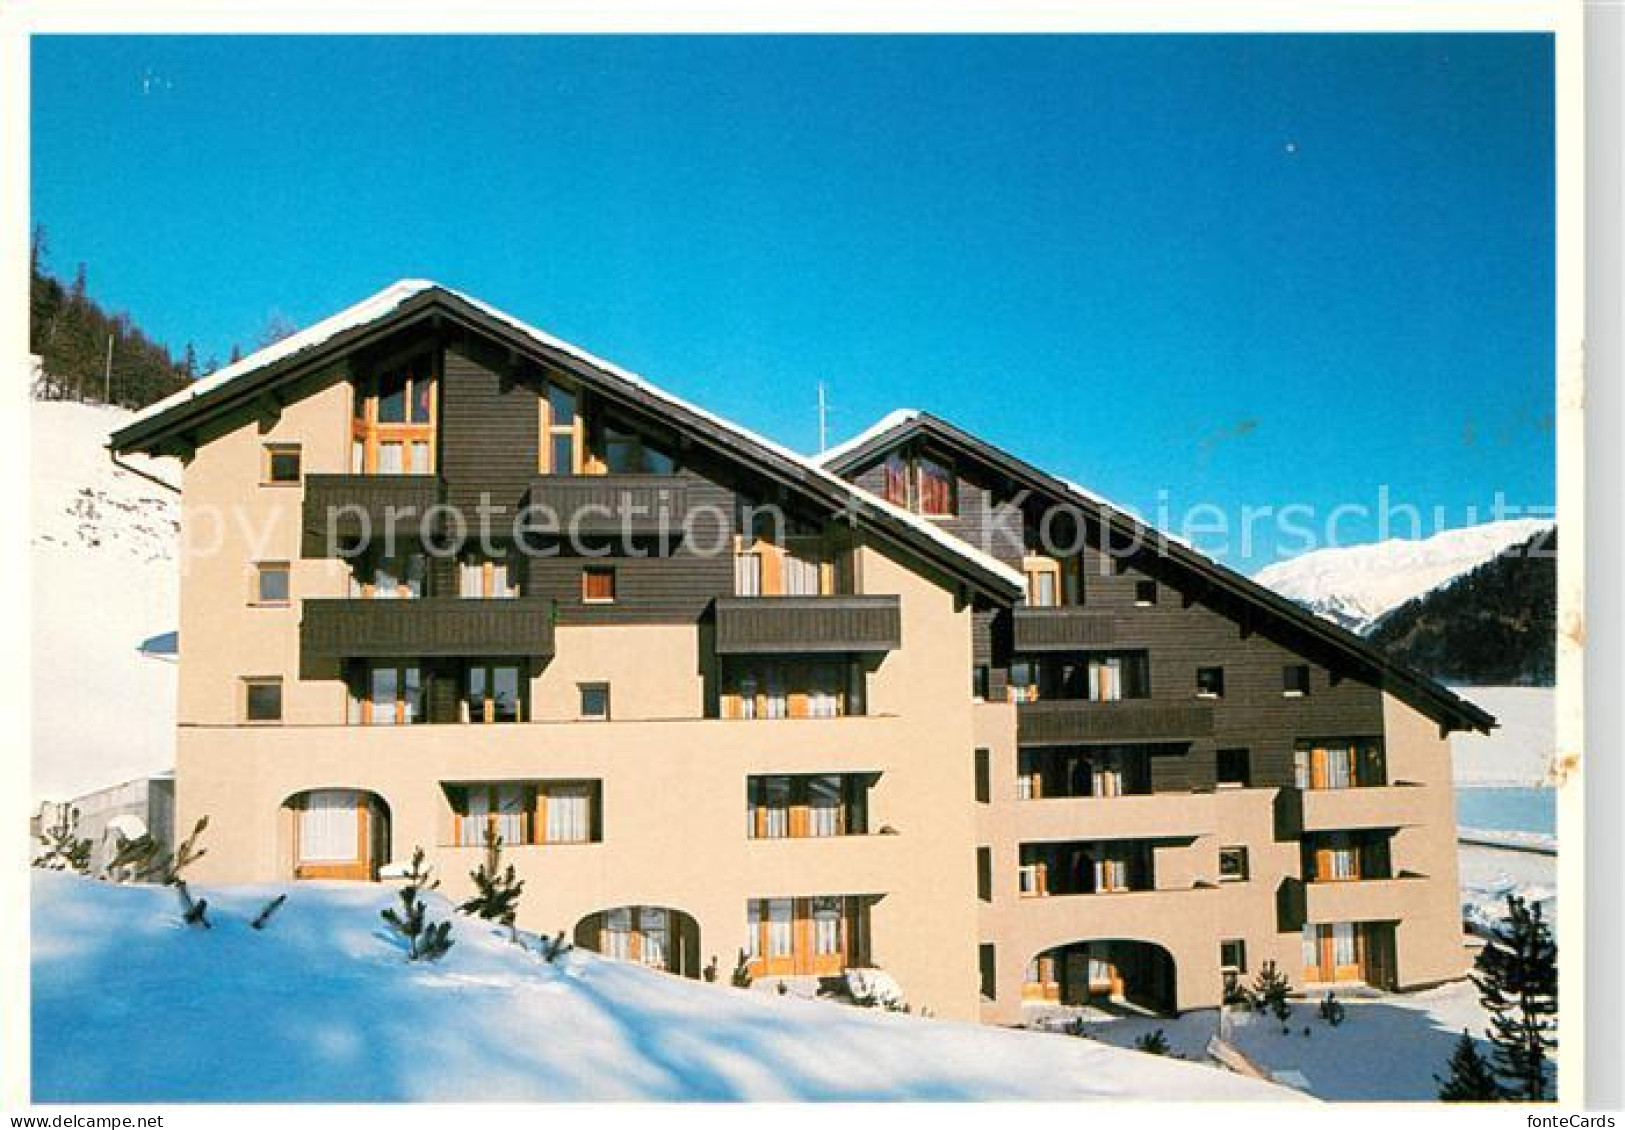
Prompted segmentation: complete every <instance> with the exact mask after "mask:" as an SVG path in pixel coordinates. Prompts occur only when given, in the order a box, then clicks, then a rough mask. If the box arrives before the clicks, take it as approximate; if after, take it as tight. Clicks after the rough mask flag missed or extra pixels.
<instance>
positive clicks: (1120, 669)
mask: <svg viewBox="0 0 1625 1130" xmlns="http://www.w3.org/2000/svg"><path fill="white" fill-rule="evenodd" d="M1150 683H1151V679H1150V662H1149V660H1148V658H1147V657H1146V655H1145V654H1144V653H1143V652H1135V653H1127V654H1122V655H1092V656H1090V657H1089V672H1088V695H1087V697H1088V699H1089V701H1091V702H1116V701H1118V700H1119V699H1125V698H1145V697H1146V696H1148V695H1149V694H1150V693H1151V686H1150Z"/></svg>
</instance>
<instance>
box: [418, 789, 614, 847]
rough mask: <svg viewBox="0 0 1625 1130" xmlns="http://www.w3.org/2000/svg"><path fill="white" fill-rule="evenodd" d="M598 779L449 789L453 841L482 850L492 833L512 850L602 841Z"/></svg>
mask: <svg viewBox="0 0 1625 1130" xmlns="http://www.w3.org/2000/svg"><path fill="white" fill-rule="evenodd" d="M599 793H600V788H599V784H598V782H596V781H493V782H488V783H481V784H472V785H457V786H450V787H448V788H447V794H448V796H449V798H450V800H451V803H452V813H453V818H454V824H455V829H454V842H455V843H456V844H458V845H460V846H462V847H483V846H484V845H485V838H486V835H487V833H494V834H496V835H499V836H501V837H502V842H503V843H504V844H507V845H510V846H522V845H527V844H580V843H594V842H596V841H597V840H598V838H599V836H598V832H597V827H598V808H599Z"/></svg>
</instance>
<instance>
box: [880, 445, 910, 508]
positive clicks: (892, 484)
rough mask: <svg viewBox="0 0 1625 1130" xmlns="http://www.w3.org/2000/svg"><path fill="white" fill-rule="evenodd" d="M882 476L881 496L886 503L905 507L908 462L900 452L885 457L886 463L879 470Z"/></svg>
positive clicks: (906, 504) (906, 502)
mask: <svg viewBox="0 0 1625 1130" xmlns="http://www.w3.org/2000/svg"><path fill="white" fill-rule="evenodd" d="M881 474H882V476H883V478H882V482H881V494H882V495H883V496H884V497H885V499H886V501H887V502H890V503H891V504H892V505H894V506H902V507H907V506H908V504H909V497H908V460H907V459H905V458H904V457H903V455H902V454H901V453H900V452H896V451H894V452H892V453H891V454H890V455H888V456H886V462H885V464H884V466H883V467H882V468H881Z"/></svg>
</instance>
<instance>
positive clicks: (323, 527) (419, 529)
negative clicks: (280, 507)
mask: <svg viewBox="0 0 1625 1130" xmlns="http://www.w3.org/2000/svg"><path fill="white" fill-rule="evenodd" d="M443 497H444V496H443V491H442V488H441V483H440V480H439V479H438V478H436V477H435V476H434V475H306V476H305V497H304V507H303V512H302V514H301V534H302V537H301V544H300V553H301V554H302V555H303V556H305V557H330V556H333V555H334V554H335V553H337V552H338V548H339V547H338V545H337V544H336V543H337V542H339V541H347V540H352V539H366V540H369V541H372V542H379V541H381V539H384V538H386V537H388V536H389V535H390V534H391V533H392V532H393V535H394V537H395V538H396V539H397V540H400V539H409V540H411V541H416V540H418V539H419V538H420V537H421V536H422V534H423V532H424V515H425V514H427V513H428V512H429V511H430V510H432V509H433V508H434V507H435V506H437V505H439V503H440V502H441V501H442V499H443Z"/></svg>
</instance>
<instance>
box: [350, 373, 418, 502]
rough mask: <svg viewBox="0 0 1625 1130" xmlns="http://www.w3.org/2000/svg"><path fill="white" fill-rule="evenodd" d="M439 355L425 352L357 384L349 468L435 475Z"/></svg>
mask: <svg viewBox="0 0 1625 1130" xmlns="http://www.w3.org/2000/svg"><path fill="white" fill-rule="evenodd" d="M434 370H435V358H434V354H433V353H423V354H420V355H418V356H417V357H414V358H412V359H411V360H409V361H407V362H404V363H402V364H399V365H394V366H392V367H389V368H386V369H383V370H382V371H380V372H377V373H374V374H372V375H371V376H368V377H364V378H362V379H360V380H358V381H357V382H356V385H355V404H354V411H353V413H352V416H351V422H350V470H351V471H352V472H353V473H355V474H358V475H432V474H434V470H435V425H436V409H437V404H436V398H435V384H436V382H435V376H434Z"/></svg>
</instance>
